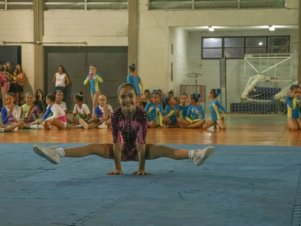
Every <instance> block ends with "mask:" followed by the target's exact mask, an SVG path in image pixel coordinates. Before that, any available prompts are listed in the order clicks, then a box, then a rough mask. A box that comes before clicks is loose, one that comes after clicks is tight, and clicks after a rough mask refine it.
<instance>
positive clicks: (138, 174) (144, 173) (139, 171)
mask: <svg viewBox="0 0 301 226" xmlns="http://www.w3.org/2000/svg"><path fill="white" fill-rule="evenodd" d="M133 174H134V175H136V176H148V175H150V173H147V172H145V171H144V170H138V171H135V172H134V173H133Z"/></svg>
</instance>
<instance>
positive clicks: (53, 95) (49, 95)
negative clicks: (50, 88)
mask: <svg viewBox="0 0 301 226" xmlns="http://www.w3.org/2000/svg"><path fill="white" fill-rule="evenodd" d="M46 98H48V99H49V100H51V101H53V102H54V101H55V93H48V94H47V96H46Z"/></svg>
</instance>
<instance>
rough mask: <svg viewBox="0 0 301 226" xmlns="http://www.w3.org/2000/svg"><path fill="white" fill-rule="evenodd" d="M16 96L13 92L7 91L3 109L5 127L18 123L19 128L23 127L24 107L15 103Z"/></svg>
mask: <svg viewBox="0 0 301 226" xmlns="http://www.w3.org/2000/svg"><path fill="white" fill-rule="evenodd" d="M14 101H15V98H14V94H13V93H6V94H5V96H4V106H3V107H2V109H1V116H2V124H3V126H4V127H9V126H14V125H16V124H18V125H19V126H18V127H16V130H17V129H18V128H22V127H23V121H22V120H21V116H22V108H21V107H20V106H18V105H15V104H14Z"/></svg>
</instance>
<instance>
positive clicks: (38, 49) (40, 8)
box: [33, 0, 45, 90]
mask: <svg viewBox="0 0 301 226" xmlns="http://www.w3.org/2000/svg"><path fill="white" fill-rule="evenodd" d="M33 27H34V28H33V37H34V43H35V44H34V84H33V89H34V90H36V89H39V88H40V89H42V90H44V84H45V82H44V79H45V76H44V48H43V45H42V42H43V35H44V0H34V1H33Z"/></svg>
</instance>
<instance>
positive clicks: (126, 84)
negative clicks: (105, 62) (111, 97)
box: [117, 83, 137, 97]
mask: <svg viewBox="0 0 301 226" xmlns="http://www.w3.org/2000/svg"><path fill="white" fill-rule="evenodd" d="M124 88H129V89H132V90H134V91H135V94H136V96H137V92H136V90H135V88H134V86H133V85H132V84H130V83H123V84H121V85H120V86H119V87H118V89H117V97H118V96H119V93H120V91H121V90H122V89H124Z"/></svg>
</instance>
